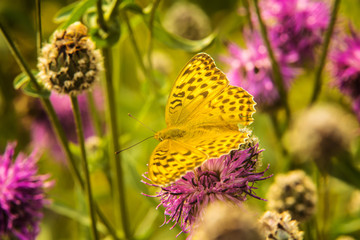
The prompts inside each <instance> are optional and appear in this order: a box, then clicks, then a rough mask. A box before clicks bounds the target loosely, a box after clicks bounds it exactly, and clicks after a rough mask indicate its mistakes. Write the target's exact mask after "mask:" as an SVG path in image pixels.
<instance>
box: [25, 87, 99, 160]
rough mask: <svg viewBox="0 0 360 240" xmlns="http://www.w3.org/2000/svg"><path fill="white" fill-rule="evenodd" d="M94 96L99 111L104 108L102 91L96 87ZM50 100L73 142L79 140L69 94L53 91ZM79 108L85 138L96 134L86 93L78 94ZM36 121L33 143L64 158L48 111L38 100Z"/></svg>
mask: <svg viewBox="0 0 360 240" xmlns="http://www.w3.org/2000/svg"><path fill="white" fill-rule="evenodd" d="M93 96H94V99H95V102H96V108H97V110H98V111H102V110H103V97H102V95H101V92H100V91H97V90H96V89H95V90H94V91H93ZM50 101H51V103H52V105H53V106H54V110H55V112H56V114H57V116H58V118H59V120H60V124H61V125H62V127H63V129H64V131H65V134H66V137H67V139H68V140H70V141H71V142H74V143H76V142H77V135H76V128H75V120H74V116H73V111H72V108H71V101H70V98H69V96H67V95H61V94H57V93H52V94H51V96H50ZM78 101H79V108H80V114H81V120H82V124H83V129H84V136H85V138H88V137H91V136H93V135H94V126H93V122H92V121H91V117H90V110H89V104H88V101H87V98H86V95H84V94H81V95H79V96H78ZM33 112H35V113H34V115H35V116H34V121H33V124H32V128H31V130H30V131H31V139H32V145H34V146H37V147H38V148H44V149H50V150H51V151H52V154H53V156H54V158H55V159H59V160H60V159H62V158H63V154H62V152H61V148H60V146H59V144H58V142H57V139H56V136H55V133H54V131H53V129H52V126H51V124H50V121H49V119H48V117H47V115H46V112H45V111H44V110H43V109H42V107H41V104H40V103H39V102H38V103H37V106H35V109H34V111H33Z"/></svg>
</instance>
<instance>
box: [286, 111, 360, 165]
mask: <svg viewBox="0 0 360 240" xmlns="http://www.w3.org/2000/svg"><path fill="white" fill-rule="evenodd" d="M356 129H357V122H356V120H355V119H354V117H353V116H351V114H349V113H346V112H345V111H344V110H342V109H341V108H339V107H336V106H333V105H318V106H314V107H312V108H310V109H307V110H306V111H304V112H303V113H302V114H300V115H299V116H297V117H296V118H295V121H294V122H293V123H292V126H291V128H290V131H289V133H288V138H289V139H288V140H287V141H286V142H287V143H288V144H289V146H288V148H289V151H290V152H292V153H293V154H294V155H295V156H296V157H297V159H298V160H299V161H306V160H315V161H316V162H317V163H320V164H321V165H322V166H326V165H329V160H330V158H331V157H333V156H336V155H338V154H341V153H342V152H343V151H349V149H350V143H351V142H352V140H353V139H354V138H355V137H356Z"/></svg>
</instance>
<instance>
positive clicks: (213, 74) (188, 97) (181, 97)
mask: <svg viewBox="0 0 360 240" xmlns="http://www.w3.org/2000/svg"><path fill="white" fill-rule="evenodd" d="M228 84H229V81H228V80H227V79H226V76H225V74H224V73H223V72H221V71H220V69H218V68H217V67H216V66H215V63H214V60H213V59H212V58H211V57H210V56H209V55H207V54H206V53H199V54H197V55H195V56H194V57H193V58H192V59H191V60H190V61H189V62H188V63H187V64H186V66H185V67H184V69H183V70H182V71H181V73H180V74H179V77H178V78H177V79H176V81H175V83H174V85H173V87H172V90H171V92H170V95H169V99H168V102H167V105H166V111H165V121H166V124H167V126H168V127H170V126H173V125H177V124H182V123H184V122H185V121H188V120H190V118H189V117H190V116H191V115H193V114H194V112H196V111H197V110H198V109H199V108H201V107H202V106H203V105H205V104H206V103H208V102H210V100H211V99H213V98H214V97H215V96H216V95H218V94H219V93H220V92H221V91H222V90H223V89H224V88H226V87H227V86H228Z"/></svg>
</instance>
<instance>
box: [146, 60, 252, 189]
mask: <svg viewBox="0 0 360 240" xmlns="http://www.w3.org/2000/svg"><path fill="white" fill-rule="evenodd" d="M254 106H255V102H254V100H253V97H252V96H251V95H250V94H249V93H248V92H246V91H245V90H244V89H242V88H240V87H235V86H231V85H229V81H228V80H227V78H226V76H225V74H224V73H222V72H221V71H220V70H219V69H218V68H217V67H216V66H215V63H214V60H213V59H212V58H211V57H210V56H209V55H207V54H206V53H200V54H197V55H195V56H194V57H193V58H192V59H191V60H190V61H189V62H188V63H187V65H186V66H185V67H184V69H183V70H182V71H181V73H180V75H179V77H178V78H177V80H176V81H175V83H174V85H173V87H172V90H171V92H170V95H169V99H168V102H167V105H166V112H165V121H166V124H167V128H165V129H163V130H161V131H159V132H157V133H156V134H155V136H154V137H155V138H156V139H158V140H159V141H160V143H159V144H158V146H157V147H156V148H155V149H154V151H153V153H152V155H151V157H150V161H149V177H150V179H151V180H152V182H154V183H155V184H159V185H166V184H169V183H171V182H173V181H175V180H176V179H178V178H180V177H181V176H182V175H184V174H185V173H186V172H187V171H190V170H193V169H195V168H196V167H197V166H199V165H201V164H202V163H203V162H204V161H206V160H207V159H209V158H217V157H220V156H221V155H224V154H228V153H229V152H230V151H231V150H234V149H238V148H239V146H240V145H241V144H243V143H244V142H245V140H246V139H247V138H248V137H249V134H250V132H249V130H247V129H246V128H239V125H243V126H246V125H249V124H250V123H251V122H252V121H253V118H252V114H253V113H254V112H255V108H254Z"/></svg>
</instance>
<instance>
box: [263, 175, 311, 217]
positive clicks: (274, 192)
mask: <svg viewBox="0 0 360 240" xmlns="http://www.w3.org/2000/svg"><path fill="white" fill-rule="evenodd" d="M267 198H268V209H269V210H274V211H276V212H284V211H289V213H290V214H291V217H292V218H293V219H296V220H298V221H304V220H307V219H308V218H309V217H311V216H312V215H313V214H314V213H315V207H316V202H317V197H316V188H315V185H314V183H313V182H312V181H311V179H310V178H309V177H308V176H307V175H306V174H305V172H304V171H302V170H296V171H291V172H289V173H287V174H278V175H277V176H276V177H275V182H274V183H273V184H272V185H271V186H270V188H269V192H268V194H267Z"/></svg>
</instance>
